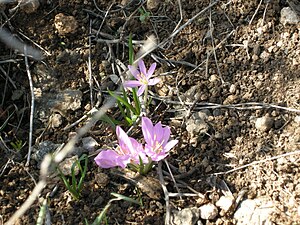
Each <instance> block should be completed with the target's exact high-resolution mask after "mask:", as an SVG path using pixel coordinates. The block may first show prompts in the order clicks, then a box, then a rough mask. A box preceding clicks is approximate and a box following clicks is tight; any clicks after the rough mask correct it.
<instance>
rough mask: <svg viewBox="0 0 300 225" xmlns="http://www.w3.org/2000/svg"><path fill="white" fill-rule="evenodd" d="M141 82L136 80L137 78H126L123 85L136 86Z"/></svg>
mask: <svg viewBox="0 0 300 225" xmlns="http://www.w3.org/2000/svg"><path fill="white" fill-rule="evenodd" d="M141 85H142V84H141V82H139V81H137V80H128V81H125V82H124V87H125V88H127V87H138V86H141Z"/></svg>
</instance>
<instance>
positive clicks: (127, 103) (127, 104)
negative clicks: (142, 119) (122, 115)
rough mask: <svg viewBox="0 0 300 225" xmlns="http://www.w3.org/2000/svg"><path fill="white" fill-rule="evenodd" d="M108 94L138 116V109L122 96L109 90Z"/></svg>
mask: <svg viewBox="0 0 300 225" xmlns="http://www.w3.org/2000/svg"><path fill="white" fill-rule="evenodd" d="M108 93H109V94H110V95H111V96H112V97H114V98H115V99H117V100H118V101H119V102H121V103H122V104H123V105H125V107H126V108H128V109H129V110H130V111H132V112H133V113H134V114H136V115H137V112H136V109H135V108H134V107H133V106H132V105H130V104H129V102H128V101H126V99H123V98H122V97H121V96H119V95H116V94H115V93H113V92H112V91H110V90H108Z"/></svg>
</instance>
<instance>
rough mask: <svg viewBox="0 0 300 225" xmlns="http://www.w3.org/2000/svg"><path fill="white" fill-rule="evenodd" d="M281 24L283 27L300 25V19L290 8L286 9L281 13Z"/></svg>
mask: <svg viewBox="0 0 300 225" xmlns="http://www.w3.org/2000/svg"><path fill="white" fill-rule="evenodd" d="M280 22H281V23H282V24H283V25H286V24H297V23H299V17H298V16H297V14H296V13H295V12H294V11H293V10H292V9H291V8H290V7H284V8H282V10H281V13H280Z"/></svg>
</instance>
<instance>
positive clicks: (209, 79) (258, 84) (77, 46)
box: [0, 0, 300, 224]
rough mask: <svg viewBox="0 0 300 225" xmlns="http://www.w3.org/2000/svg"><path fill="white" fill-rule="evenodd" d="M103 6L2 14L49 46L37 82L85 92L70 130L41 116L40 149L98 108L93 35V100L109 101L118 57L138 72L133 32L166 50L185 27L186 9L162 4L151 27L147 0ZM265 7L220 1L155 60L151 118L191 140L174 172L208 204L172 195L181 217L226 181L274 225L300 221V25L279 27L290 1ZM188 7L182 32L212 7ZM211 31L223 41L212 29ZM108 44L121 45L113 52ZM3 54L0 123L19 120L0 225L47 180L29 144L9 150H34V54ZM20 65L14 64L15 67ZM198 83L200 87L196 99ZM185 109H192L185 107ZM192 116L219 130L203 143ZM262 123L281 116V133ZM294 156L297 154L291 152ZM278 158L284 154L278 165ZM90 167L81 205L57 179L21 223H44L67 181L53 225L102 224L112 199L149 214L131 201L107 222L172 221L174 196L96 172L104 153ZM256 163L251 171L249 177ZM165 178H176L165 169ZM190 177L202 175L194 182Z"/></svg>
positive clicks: (3, 161)
mask: <svg viewBox="0 0 300 225" xmlns="http://www.w3.org/2000/svg"><path fill="white" fill-rule="evenodd" d="M94 2H95V3H96V4H97V5H95V4H94ZM94 2H93V1H83V0H81V1H80V0H73V1H67V0H59V1H43V2H41V4H40V7H39V8H38V9H37V10H36V11H34V12H32V13H30V14H28V13H26V12H24V10H23V11H22V10H17V11H16V12H15V13H9V10H10V9H12V8H13V7H14V6H15V5H6V7H5V9H4V11H3V12H2V14H1V24H2V26H4V27H6V28H7V29H9V30H10V31H11V32H12V33H13V34H14V35H16V36H17V37H19V38H20V40H23V41H24V42H26V43H28V44H30V45H31V46H35V47H36V45H38V46H39V47H36V48H37V49H39V50H41V51H42V52H43V54H44V56H45V57H44V59H43V60H42V61H34V60H29V65H30V71H31V73H32V77H33V81H34V85H35V84H36V85H37V86H38V85H40V83H38V82H39V81H40V80H41V79H43V77H47V76H43V74H44V73H47V72H49V74H50V75H49V76H50V77H51V79H50V80H47V81H46V82H48V83H47V84H45V83H44V84H45V86H43V87H42V89H43V91H44V92H49V93H51V92H55V91H58V90H66V89H72V90H80V91H82V93H83V99H82V102H81V108H80V109H78V110H76V111H75V112H64V113H62V114H63V115H62V116H63V124H62V125H61V126H60V127H58V128H53V127H50V128H47V129H45V128H46V126H47V123H48V122H49V121H38V120H36V121H35V127H34V133H33V137H34V141H35V140H36V138H37V137H39V139H38V141H39V142H41V141H45V140H49V141H52V142H54V143H66V142H67V141H68V136H69V135H70V132H74V131H76V129H78V128H79V127H81V126H82V125H83V123H79V124H78V125H77V126H75V127H73V128H72V129H71V130H67V131H64V130H63V128H64V127H65V126H67V125H69V124H71V123H73V122H75V121H77V120H78V119H80V118H81V117H82V116H83V115H85V114H86V113H87V112H88V110H89V109H90V104H91V102H90V92H89V90H90V87H89V78H88V73H89V72H88V64H87V62H88V59H89V36H90V35H91V36H92V38H91V40H92V42H91V45H90V48H91V61H92V65H91V68H92V74H93V77H94V81H97V82H98V83H99V86H97V85H95V86H94V87H95V88H94V98H96V94H97V93H101V91H102V90H103V92H102V98H103V99H104V101H105V99H106V98H108V96H107V93H106V92H105V91H104V90H106V89H107V87H110V88H117V86H116V85H114V83H113V82H112V81H111V80H110V79H109V77H108V76H109V75H111V74H114V73H115V74H117V72H116V71H114V70H112V65H114V69H115V68H116V67H115V62H116V59H118V60H120V61H121V62H122V63H124V65H128V48H127V46H126V44H127V43H128V42H127V41H128V36H129V34H130V33H132V35H133V39H134V40H145V39H146V38H147V37H148V36H149V35H151V34H154V35H155V36H156V38H157V40H158V43H161V42H162V41H163V40H165V39H166V38H168V37H169V36H170V34H171V33H172V32H173V30H174V28H175V27H176V25H177V22H178V21H179V20H180V12H179V6H178V4H177V3H178V2H177V1H158V2H159V6H158V7H157V8H154V9H152V10H151V11H150V10H148V11H149V12H151V15H150V17H149V18H148V19H147V20H146V21H144V22H141V21H140V20H139V16H140V14H139V12H138V10H137V9H138V7H139V6H140V4H141V2H140V1H134V0H133V1H122V2H120V1H100V0H96V1H94ZM154 2H155V1H154ZM259 2H260V1H254V0H252V1H242V0H234V1H229V3H228V4H227V1H220V2H219V3H218V4H216V5H215V6H213V7H212V8H211V11H209V10H208V11H206V12H205V13H203V14H201V15H200V16H199V17H197V18H196V19H195V20H193V21H192V22H191V23H190V24H189V25H187V26H186V27H184V29H183V30H181V32H179V33H178V34H177V35H175V36H174V38H172V39H170V40H169V41H168V42H167V44H166V45H164V46H163V47H162V48H158V49H156V50H155V51H154V52H153V53H152V54H151V55H148V56H146V57H145V61H146V63H147V65H150V64H151V63H153V62H154V61H156V62H157V64H158V69H157V71H156V74H157V75H158V76H159V77H160V78H161V79H162V80H163V81H164V82H163V83H162V84H159V85H158V87H156V88H153V89H151V90H152V92H153V95H154V97H153V104H152V105H151V106H150V107H152V108H151V112H153V113H151V114H150V115H149V117H150V118H152V119H153V120H154V121H159V120H160V121H162V122H163V123H164V124H169V125H170V126H171V127H172V134H174V138H176V139H178V140H179V141H180V143H179V144H178V146H177V147H176V148H175V149H174V150H172V152H171V153H170V156H169V158H168V162H169V164H171V165H172V166H174V167H175V168H177V169H174V171H173V173H174V175H180V174H182V173H183V174H185V173H188V176H187V175H186V176H183V177H181V178H178V179H176V181H177V182H178V184H181V185H179V186H180V187H179V188H180V191H181V192H183V193H185V192H191V190H190V189H188V188H187V187H188V186H189V187H190V188H192V189H194V190H196V191H197V192H199V193H201V194H203V196H204V199H203V198H201V197H183V198H182V199H180V198H179V197H176V198H171V199H170V205H171V208H172V209H182V208H187V207H193V206H197V207H199V206H201V205H203V204H206V203H208V202H211V203H213V204H215V202H216V201H217V200H218V199H219V198H220V196H222V195H223V194H224V193H223V192H222V188H220V187H219V184H220V183H222V184H224V183H225V184H227V186H228V189H229V190H230V191H231V193H232V195H233V196H234V197H237V196H239V195H240V194H241V193H244V195H243V198H249V199H254V198H258V197H265V198H267V199H268V200H270V201H272V202H273V205H274V208H275V210H274V212H273V214H272V217H271V221H272V222H274V224H299V221H300V199H299V196H300V173H299V168H300V167H299V164H300V163H299V160H298V158H299V154H296V153H297V152H296V151H297V150H299V142H300V126H299V124H300V120H299V112H300V111H299V110H300V105H299V104H300V79H299V77H300V76H299V74H300V71H299V62H300V61H299V57H300V51H299V47H300V33H299V25H285V26H284V25H282V24H281V23H280V22H279V20H280V10H281V9H282V8H283V7H285V6H287V3H286V2H285V1H279V0H274V1H262V4H261V5H259ZM267 2H269V3H267ZM181 3H182V13H183V21H182V23H181V24H180V25H182V24H184V23H185V22H187V21H188V20H189V19H190V18H192V17H193V16H194V15H196V14H197V13H198V12H200V11H201V10H202V9H204V8H205V7H207V6H208V5H209V3H210V1H209V0H201V1H199V0H183V1H181ZM122 4H123V5H122ZM225 4H226V5H225ZM144 7H146V5H144ZM59 13H63V14H64V15H66V16H74V17H75V18H76V20H77V23H78V25H77V27H75V28H74V32H73V33H68V34H59V33H58V31H57V29H56V27H55V16H56V15H57V14H59ZM210 20H211V21H210ZM250 21H251V23H250ZM210 22H211V23H210ZM211 27H213V36H211V35H210V32H209V31H210V30H211ZM90 30H91V33H90ZM98 31H99V32H98ZM25 37H27V38H28V39H27V38H25ZM212 37H213V38H212ZM100 39H107V40H117V39H120V40H119V41H118V42H116V43H110V44H106V43H105V42H102V41H101V40H100ZM97 40H98V41H97ZM34 44H35V45H34ZM0 49H1V53H0V63H1V64H0V71H1V76H0V90H1V99H0V100H1V103H0V104H1V105H0V126H2V125H3V124H5V121H6V120H7V118H9V120H8V123H7V125H6V126H4V129H3V130H1V143H0V153H1V155H2V157H1V158H0V169H1V170H0V184H1V185H0V224H1V223H2V222H5V221H7V220H8V219H9V218H10V216H11V215H12V214H13V213H14V212H15V211H16V210H17V209H18V208H19V207H20V205H21V204H22V203H23V202H24V201H25V200H26V198H27V197H28V196H29V195H30V193H31V191H32V190H33V188H34V186H35V182H37V181H38V179H39V169H38V166H37V163H36V162H35V161H34V160H33V159H32V160H31V165H30V166H29V167H25V166H24V165H25V162H26V154H27V150H28V148H27V147H28V146H27V145H25V146H24V147H23V148H22V149H21V150H20V151H19V152H16V150H15V149H13V148H12V146H11V145H10V143H11V142H15V141H16V140H22V141H23V143H24V142H27V143H28V140H27V137H28V132H29V115H30V88H29V83H28V78H27V73H26V68H25V63H24V57H23V56H22V54H20V53H18V52H17V51H14V50H12V49H9V48H8V47H7V46H6V45H5V44H3V43H0ZM136 50H138V46H136ZM213 50H215V51H213ZM47 53H48V54H47ZM214 53H215V54H214ZM9 59H12V60H14V61H6V60H9ZM8 78H9V80H8ZM35 82H36V83H35ZM192 87H195V90H196V91H195V92H192V94H191V88H192ZM99 88H101V90H100V89H99ZM16 90H21V91H22V95H21V96H20V97H18V98H12V95H13V94H14V93H15V91H16ZM187 93H190V94H187ZM188 95H189V96H188ZM181 101H183V102H185V103H187V102H188V103H191V104H187V105H182V104H181ZM238 104H240V105H238ZM293 109H295V110H294V111H293ZM116 110H117V108H115V109H112V110H111V115H113V114H116V113H112V112H115V111H116ZM188 110H191V113H193V112H199V111H202V112H205V113H206V114H207V118H206V121H205V122H206V123H207V124H208V130H207V131H206V132H204V133H203V134H202V135H201V136H197V138H196V140H195V138H194V137H192V136H191V134H189V133H188V132H187V129H186V124H185V122H186V120H187V119H186V118H187V117H186V116H187V115H189V114H187V113H188ZM13 112H14V114H13V115H12V116H11V117H9V116H10V115H11V114H12V113H13ZM297 115H298V116H297ZM260 117H268V118H270V119H271V121H272V123H271V124H270V126H268V127H267V128H266V129H261V130H260V129H258V128H257V126H256V125H255V122H256V120H257V118H260ZM44 130H45V132H44V133H43V131H44ZM42 133H43V134H42ZM86 136H92V137H93V138H94V139H95V140H97V141H98V143H100V148H101V147H103V146H107V145H110V143H111V142H113V141H114V140H115V137H114V135H113V133H112V131H111V129H110V128H108V127H107V126H106V125H104V124H102V123H101V122H99V123H98V124H96V125H95V126H94V127H93V128H92V130H91V131H90V132H89V133H88V134H87V135H86ZM285 153H291V155H289V156H285V155H283V154H285ZM293 153H295V154H293ZM90 154H91V155H92V154H93V153H90ZM281 155H282V156H281ZM275 156H278V157H277V158H274V159H271V157H275ZM267 159H269V160H267ZM89 160H90V163H89V166H88V173H87V177H86V179H85V182H84V188H83V191H82V197H81V198H80V200H79V201H75V200H73V199H72V198H71V197H70V194H69V193H68V191H67V190H66V188H65V186H64V185H63V183H62V181H61V180H60V179H58V178H53V179H49V184H48V185H47V187H46V188H45V189H44V191H43V192H42V194H41V195H40V201H36V202H35V203H34V204H33V205H32V206H31V207H30V209H29V210H28V211H27V212H26V214H25V215H24V216H23V217H22V218H20V220H19V221H18V224H35V223H36V220H37V217H38V212H39V209H40V205H41V199H43V198H45V197H46V195H47V194H49V193H50V192H51V191H52V190H53V188H54V186H55V185H57V184H58V185H57V187H58V190H57V191H56V193H55V194H53V196H51V198H49V204H48V206H49V212H50V215H51V222H52V223H53V224H84V220H85V219H87V220H88V221H89V222H90V223H91V222H92V221H93V220H94V219H95V218H96V217H97V216H98V215H99V214H100V212H101V211H102V210H103V208H104V207H105V205H106V204H107V203H108V201H109V200H110V199H112V198H113V196H112V195H111V194H110V193H112V192H115V193H120V194H123V195H126V196H131V197H133V198H135V199H136V198H138V197H139V196H140V197H141V198H142V201H143V207H140V206H138V205H134V204H130V203H129V202H126V201H117V202H114V203H112V206H111V208H110V209H109V211H108V213H107V221H108V222H107V223H108V224H164V216H165V211H166V207H165V201H164V199H163V197H161V199H153V198H151V196H150V197H149V196H148V195H147V194H145V193H141V192H139V191H138V189H137V188H136V187H135V186H134V185H133V184H132V183H130V182H129V181H128V180H125V179H122V178H121V177H119V176H117V175H114V173H113V172H112V171H111V170H107V169H100V168H97V166H96V165H95V164H94V162H93V156H91V157H90V159H89ZM260 160H262V161H261V162H258V161H260ZM253 162H254V163H253ZM255 162H258V163H255ZM251 163H253V164H251ZM247 164H251V165H249V166H245V167H243V168H240V169H239V167H241V166H243V165H247ZM235 168H236V170H233V171H230V170H231V169H235ZM163 170H165V171H167V168H166V167H165V165H164V166H163ZM190 171H193V173H190V174H189V172H190ZM227 171H229V172H228V173H226V172H227ZM99 173H104V174H107V175H108V177H109V180H108V182H107V183H105V184H103V185H102V184H101V182H100V184H99V180H98V178H97V177H98V175H97V174H99ZM148 176H149V177H150V176H152V177H157V173H156V171H155V170H154V171H153V172H152V173H151V174H149V175H148ZM165 179H166V180H167V179H168V177H167V175H166V177H165ZM214 180H215V182H214ZM167 182H168V185H167V188H168V191H170V192H177V190H176V189H175V188H174V183H173V182H172V180H170V179H169V180H167ZM182 182H183V183H182ZM182 184H184V185H182ZM245 190H246V191H245ZM244 191H245V192H244ZM233 214H234V212H229V213H227V214H225V215H223V214H222V213H219V214H218V216H217V217H216V218H215V219H213V220H211V221H209V220H202V222H203V224H236V223H237V222H236V221H235V219H233Z"/></svg>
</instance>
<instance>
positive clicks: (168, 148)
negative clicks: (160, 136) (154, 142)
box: [164, 140, 178, 152]
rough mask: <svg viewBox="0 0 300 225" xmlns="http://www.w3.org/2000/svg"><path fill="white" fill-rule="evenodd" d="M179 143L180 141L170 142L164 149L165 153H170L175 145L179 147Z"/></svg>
mask: <svg viewBox="0 0 300 225" xmlns="http://www.w3.org/2000/svg"><path fill="white" fill-rule="evenodd" d="M177 143H178V140H172V141H169V142H168V143H167V144H166V145H165V147H164V151H165V152H168V151H170V150H171V149H172V148H173V147H174V146H175V145H177Z"/></svg>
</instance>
